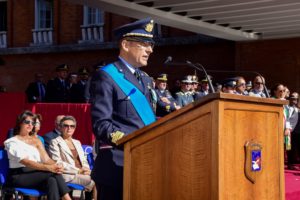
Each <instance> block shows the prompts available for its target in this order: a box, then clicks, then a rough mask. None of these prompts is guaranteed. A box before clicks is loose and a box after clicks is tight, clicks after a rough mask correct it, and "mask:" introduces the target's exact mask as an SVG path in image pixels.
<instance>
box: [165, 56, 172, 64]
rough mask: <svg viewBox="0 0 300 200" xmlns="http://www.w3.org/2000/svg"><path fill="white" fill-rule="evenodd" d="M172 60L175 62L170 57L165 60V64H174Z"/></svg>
mask: <svg viewBox="0 0 300 200" xmlns="http://www.w3.org/2000/svg"><path fill="white" fill-rule="evenodd" d="M172 60H173V58H172V56H168V57H167V59H166V60H165V62H164V64H167V63H169V62H172Z"/></svg>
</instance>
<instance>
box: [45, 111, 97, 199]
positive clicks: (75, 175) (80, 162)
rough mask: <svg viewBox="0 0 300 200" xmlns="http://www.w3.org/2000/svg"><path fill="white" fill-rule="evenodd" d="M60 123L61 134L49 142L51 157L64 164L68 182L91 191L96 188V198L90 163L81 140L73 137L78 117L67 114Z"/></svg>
mask: <svg viewBox="0 0 300 200" xmlns="http://www.w3.org/2000/svg"><path fill="white" fill-rule="evenodd" d="M59 125H60V128H61V135H60V136H59V137H56V138H54V139H52V140H51V142H50V143H49V154H50V157H51V158H52V159H53V160H55V161H57V162H59V163H62V164H63V166H64V172H63V177H64V179H65V181H66V182H68V183H76V184H80V185H83V186H84V187H85V189H86V191H89V192H90V191H92V190H94V199H96V197H95V193H96V192H95V190H96V187H95V183H94V181H93V180H92V179H91V176H90V174H91V170H90V167H89V163H88V161H87V159H86V157H85V155H84V152H83V149H82V146H81V143H80V141H79V140H76V139H73V138H72V136H73V134H74V132H75V129H76V119H75V118H74V117H73V116H65V117H63V118H62V119H61V120H60V124H59Z"/></svg>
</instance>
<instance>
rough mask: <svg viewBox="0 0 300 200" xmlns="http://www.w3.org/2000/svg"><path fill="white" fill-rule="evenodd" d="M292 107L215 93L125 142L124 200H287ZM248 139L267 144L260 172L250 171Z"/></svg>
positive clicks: (132, 135)
mask: <svg viewBox="0 0 300 200" xmlns="http://www.w3.org/2000/svg"><path fill="white" fill-rule="evenodd" d="M286 103H287V101H282V100H276V99H265V98H256V97H245V96H240V95H232V94H223V93H215V94H211V95H208V96H206V97H204V98H203V99H201V100H200V101H199V102H195V103H193V104H190V105H188V106H186V107H184V108H182V109H180V110H178V111H176V112H174V113H171V114H170V115H168V116H166V117H164V118H162V119H159V120H158V121H157V122H155V123H153V124H151V125H150V126H147V127H144V128H142V129H140V130H138V131H136V132H134V133H133V134H130V135H128V136H126V137H125V138H123V139H122V140H120V141H119V144H121V145H124V154H125V161H124V197H123V199H124V200H206V199H212V200H217V199H218V200H219V199H220V200H223V199H226V200H247V199H249V200H250V199H251V200H278V199H280V200H283V199H285V191H284V153H283V105H284V104H286ZM249 141H252V142H254V143H257V144H259V145H260V146H261V150H260V152H261V158H260V159H261V162H260V163H261V165H260V167H261V168H260V171H251V166H252V165H251V163H252V161H251V156H249V154H248V150H246V149H245V144H246V143H247V142H249ZM254 146H255V145H254ZM250 150H251V151H250V152H252V150H253V149H250ZM257 152H259V151H257ZM257 152H256V153H257ZM250 154H251V153H250ZM249 157H250V158H249ZM249 159H250V161H249ZM246 171H248V172H249V173H250V175H251V177H252V178H254V180H255V182H254V183H253V182H251V181H250V180H249V179H248V178H247V176H246Z"/></svg>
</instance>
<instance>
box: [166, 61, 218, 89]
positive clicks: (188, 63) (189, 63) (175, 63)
mask: <svg viewBox="0 0 300 200" xmlns="http://www.w3.org/2000/svg"><path fill="white" fill-rule="evenodd" d="M172 61H173V58H172V57H171V56H168V57H167V59H166V61H165V62H164V64H165V65H181V66H182V65H187V66H189V67H193V68H194V69H196V70H198V71H200V72H203V73H204V75H205V78H206V79H207V82H208V85H209V90H210V92H211V93H215V88H214V87H213V85H212V82H211V80H210V78H209V76H208V75H207V73H206V70H205V68H204V67H203V65H201V64H200V63H196V64H193V63H192V62H191V61H188V60H187V61H186V62H184V63H180V62H172ZM196 65H197V66H199V67H201V69H200V68H199V67H197V66H196Z"/></svg>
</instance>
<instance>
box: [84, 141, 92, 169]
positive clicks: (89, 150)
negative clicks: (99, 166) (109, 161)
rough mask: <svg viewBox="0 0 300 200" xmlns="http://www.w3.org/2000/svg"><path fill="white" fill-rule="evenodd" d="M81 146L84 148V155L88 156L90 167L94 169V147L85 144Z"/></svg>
mask: <svg viewBox="0 0 300 200" xmlns="http://www.w3.org/2000/svg"><path fill="white" fill-rule="evenodd" d="M81 146H82V149H83V152H84V155H85V156H86V158H87V161H88V163H89V165H90V169H93V166H94V155H93V147H92V146H91V145H85V144H83V145H81Z"/></svg>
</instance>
